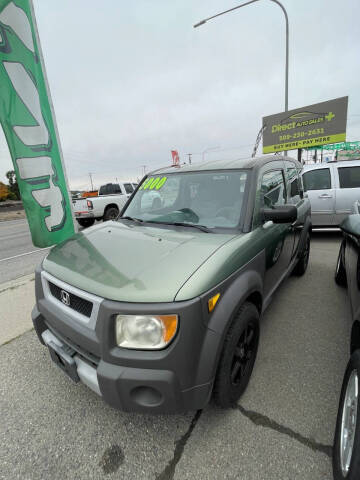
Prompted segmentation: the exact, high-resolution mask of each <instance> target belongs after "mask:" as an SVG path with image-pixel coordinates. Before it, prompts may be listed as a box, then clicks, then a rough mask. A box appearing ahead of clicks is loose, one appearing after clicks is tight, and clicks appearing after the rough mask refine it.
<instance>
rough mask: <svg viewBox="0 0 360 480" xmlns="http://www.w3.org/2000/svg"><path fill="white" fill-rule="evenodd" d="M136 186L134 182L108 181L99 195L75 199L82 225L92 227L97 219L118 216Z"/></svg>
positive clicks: (77, 217) (78, 218)
mask: <svg viewBox="0 0 360 480" xmlns="http://www.w3.org/2000/svg"><path fill="white" fill-rule="evenodd" d="M136 187H137V183H132V182H127V183H107V184H106V185H102V186H101V187H100V189H99V195H98V196H97V197H89V198H80V199H73V208H74V214H75V218H76V220H77V221H78V222H79V224H80V225H81V226H82V227H91V225H93V224H94V223H95V220H104V221H106V220H112V219H114V218H116V217H117V216H118V215H119V213H120V211H121V210H122V208H123V206H124V205H125V203H126V201H127V199H128V198H129V197H130V195H131V194H132V193H133V191H134V190H135V189H136Z"/></svg>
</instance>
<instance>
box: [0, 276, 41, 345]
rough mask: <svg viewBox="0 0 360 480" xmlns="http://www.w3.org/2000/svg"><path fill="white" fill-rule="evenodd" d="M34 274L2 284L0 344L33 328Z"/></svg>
mask: <svg viewBox="0 0 360 480" xmlns="http://www.w3.org/2000/svg"><path fill="white" fill-rule="evenodd" d="M34 278H35V276H34V274H31V275H25V276H23V277H19V278H17V279H15V280H11V281H9V282H5V283H2V284H0V346H1V345H4V344H7V343H9V342H11V341H12V340H14V339H16V338H17V337H19V336H20V335H22V334H24V333H25V332H28V331H29V330H31V329H32V328H33V324H32V320H31V311H32V309H33V306H34V304H35V283H34Z"/></svg>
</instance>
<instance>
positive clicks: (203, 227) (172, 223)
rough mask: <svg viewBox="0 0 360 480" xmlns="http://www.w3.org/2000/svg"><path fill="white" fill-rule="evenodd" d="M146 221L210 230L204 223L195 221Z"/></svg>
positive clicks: (207, 231) (203, 230) (204, 230)
mask: <svg viewBox="0 0 360 480" xmlns="http://www.w3.org/2000/svg"><path fill="white" fill-rule="evenodd" d="M147 222H148V223H159V224H161V225H175V226H176V227H193V228H197V229H198V230H201V231H202V232H206V233H209V232H211V230H210V228H208V227H206V226H205V225H197V224H196V223H186V222H157V221H155V220H147Z"/></svg>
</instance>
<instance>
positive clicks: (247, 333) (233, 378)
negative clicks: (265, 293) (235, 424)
mask: <svg viewBox="0 0 360 480" xmlns="http://www.w3.org/2000/svg"><path fill="white" fill-rule="evenodd" d="M259 317H260V315H259V312H258V310H257V308H256V307H255V305H254V304H252V303H249V302H245V303H244V304H243V305H242V307H241V308H240V309H239V311H238V313H237V314H236V316H235V318H234V320H233V321H232V323H231V325H230V328H229V330H228V332H227V334H226V337H225V341H224V345H223V349H222V352H221V356H220V360H219V364H218V368H217V372H216V377H215V382H214V390H213V400H214V402H215V403H216V404H217V405H218V406H220V407H222V408H229V407H232V406H233V405H235V404H236V403H237V401H238V400H239V398H240V397H241V395H242V394H243V393H244V391H245V389H246V387H247V385H248V383H249V380H250V376H251V373H252V370H253V367H254V363H255V359H256V354H257V350H258V345H259V336H260V326H259Z"/></svg>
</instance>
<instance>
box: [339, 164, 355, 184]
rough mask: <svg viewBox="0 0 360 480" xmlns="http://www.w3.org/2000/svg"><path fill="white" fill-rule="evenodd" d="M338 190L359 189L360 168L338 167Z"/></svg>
mask: <svg viewBox="0 0 360 480" xmlns="http://www.w3.org/2000/svg"><path fill="white" fill-rule="evenodd" d="M338 172H339V182H340V188H360V167H340V168H338Z"/></svg>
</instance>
